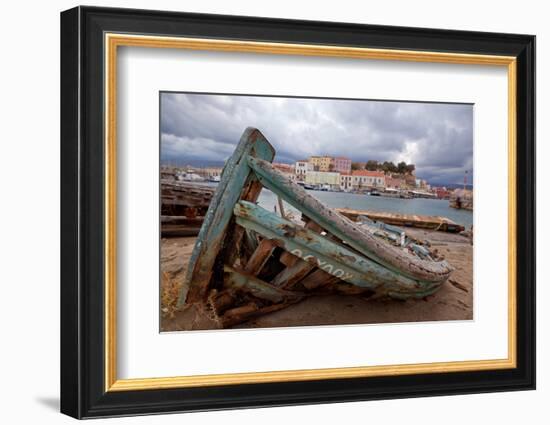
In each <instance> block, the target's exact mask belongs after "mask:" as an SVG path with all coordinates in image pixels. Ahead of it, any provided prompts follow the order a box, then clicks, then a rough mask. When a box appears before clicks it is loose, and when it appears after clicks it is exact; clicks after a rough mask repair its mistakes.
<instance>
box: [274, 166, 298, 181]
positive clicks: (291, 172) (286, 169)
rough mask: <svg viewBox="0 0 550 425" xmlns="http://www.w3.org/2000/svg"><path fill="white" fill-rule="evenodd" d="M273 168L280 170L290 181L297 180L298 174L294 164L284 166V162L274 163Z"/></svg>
mask: <svg viewBox="0 0 550 425" xmlns="http://www.w3.org/2000/svg"><path fill="white" fill-rule="evenodd" d="M273 168H275V169H277V170H279V171H280V172H281V173H283V174H284V175H285V176H286V177H288V178H289V179H290V180H292V181H295V180H296V173H295V166H294V164H284V163H282V162H274V163H273Z"/></svg>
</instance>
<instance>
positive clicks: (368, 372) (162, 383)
mask: <svg viewBox="0 0 550 425" xmlns="http://www.w3.org/2000/svg"><path fill="white" fill-rule="evenodd" d="M104 42H105V87H104V90H105V141H104V142H105V188H104V190H105V377H104V378H105V391H132V390H149V389H161V388H178V387H200V386H214V385H236V384H253V383H268V382H285V381H310V380H320V379H338V378H358V377H374V376H389V375H410V374H416V373H446V372H464V371H481V370H495V369H509V368H515V367H516V361H517V359H516V284H517V282H516V252H517V248H516V84H517V77H516V58H515V57H513V56H492V55H477V54H459V53H440V52H423V51H410V50H391V49H369V48H357V47H337V46H326V45H321V46H319V45H307V44H286V43H266V42H255V41H234V40H212V39H198V38H179V37H158V36H145V35H128V34H115V33H106V34H105V40H104ZM119 46H133V47H150V48H170V49H190V50H209V51H229V52H241V53H242V52H247V53H263V54H281V55H302V56H325V57H341V58H355V59H376V60H398V61H406V62H434V63H451V64H469V65H494V66H504V67H507V72H508V357H507V358H506V359H495V360H469V361H455V362H436V363H419V364H399V365H382V366H361V367H343V368H327V369H304V370H288V371H268V372H248V373H229V374H215V375H192V376H174V377H164V378H155V377H152V378H138V379H134V378H133V379H118V378H117V373H116V362H117V352H116V346H117V339H116V335H117V333H116V329H117V325H116V264H117V257H116V233H117V230H116V208H117V205H116V186H117V182H116V163H117V159H116V136H117V132H116V123H117V118H116V117H117V111H116V99H117V48H118V47H119Z"/></svg>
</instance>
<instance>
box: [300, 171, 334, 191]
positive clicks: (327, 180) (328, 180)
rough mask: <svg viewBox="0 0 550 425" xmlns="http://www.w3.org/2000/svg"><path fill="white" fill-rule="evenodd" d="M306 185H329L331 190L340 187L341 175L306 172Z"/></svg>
mask: <svg viewBox="0 0 550 425" xmlns="http://www.w3.org/2000/svg"><path fill="white" fill-rule="evenodd" d="M306 183H307V184H312V185H325V184H326V185H329V186H330V187H331V188H337V187H340V173H330V172H325V171H308V172H306Z"/></svg>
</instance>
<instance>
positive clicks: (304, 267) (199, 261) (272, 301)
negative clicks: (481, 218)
mask: <svg viewBox="0 0 550 425" xmlns="http://www.w3.org/2000/svg"><path fill="white" fill-rule="evenodd" d="M274 156H275V150H274V149H273V147H272V146H271V145H270V144H269V142H268V141H267V140H266V139H265V137H264V136H263V135H262V133H261V132H260V131H259V130H257V129H255V128H247V129H246V130H245V132H244V133H243V135H242V137H241V140H240V142H239V144H238V146H237V148H236V149H235V152H234V153H233V155H232V157H231V158H230V159H229V160H228V161H227V163H226V165H225V168H224V172H223V176H222V179H221V181H220V184H219V185H218V187H217V190H216V193H215V194H214V196H213V198H212V201H211V203H210V207H209V209H208V212H207V213H206V216H205V219H204V222H203V224H202V227H201V230H200V233H199V236H198V239H197V242H196V244H195V247H194V250H193V253H192V256H191V259H190V262H189V266H188V269H187V274H186V276H185V279H184V284H183V285H182V289H181V292H180V295H179V301H178V305H179V306H180V307H184V306H191V305H196V304H200V305H202V307H203V308H202V310H201V311H206V312H209V313H208V314H211V315H212V319H213V320H214V322H215V323H217V324H218V326H219V327H220V328H227V327H232V326H234V325H236V324H239V323H242V322H244V321H247V320H250V319H252V318H254V317H257V316H259V315H263V314H267V313H270V312H273V311H277V310H280V309H282V308H286V307H288V306H289V305H291V304H294V303H296V302H300V301H301V300H303V299H305V298H307V297H309V296H312V295H315V294H319V293H321V294H327V293H338V294H348V295H360V296H362V297H390V298H396V299H408V298H424V297H426V296H428V295H431V294H433V293H435V292H436V291H437V290H438V289H439V288H440V287H441V286H442V285H443V283H445V281H446V280H447V279H448V278H449V276H450V275H451V273H452V268H451V267H450V265H449V264H448V263H447V262H446V261H445V260H444V259H443V258H442V257H440V256H438V254H437V252H436V251H432V250H430V247H429V245H427V244H425V243H421V242H419V241H415V240H413V239H410V238H408V237H407V236H406V234H405V233H404V232H403V231H402V230H400V229H399V228H397V227H394V226H391V225H387V224H384V223H380V222H376V221H374V220H372V219H371V218H368V217H360V218H359V220H358V221H356V222H353V221H351V220H350V219H348V218H347V217H345V216H344V215H342V214H340V213H338V212H337V211H336V210H333V209H331V208H328V207H327V206H326V205H324V204H323V203H322V202H320V201H319V200H318V199H316V198H315V197H313V196H311V195H310V194H309V193H307V192H306V190H304V187H302V186H300V185H298V184H296V183H294V182H293V181H292V179H290V178H289V177H288V175H285V174H284V173H281V172H280V171H278V170H277V169H276V168H274V167H273V165H272V164H271V162H272V161H273V158H274ZM263 187H265V188H267V189H269V190H270V191H271V192H273V193H274V194H275V195H276V196H278V197H279V198H281V199H282V200H284V201H285V202H287V203H289V204H290V205H292V206H293V207H294V208H296V209H297V210H299V211H300V212H301V219H300V220H299V222H296V221H291V220H289V219H288V218H287V217H285V215H284V213H282V211H281V213H282V215H278V214H276V213H274V212H272V211H268V210H265V209H264V208H262V207H260V206H259V205H257V204H256V201H257V199H258V196H259V194H260V192H261V190H262V188H263Z"/></svg>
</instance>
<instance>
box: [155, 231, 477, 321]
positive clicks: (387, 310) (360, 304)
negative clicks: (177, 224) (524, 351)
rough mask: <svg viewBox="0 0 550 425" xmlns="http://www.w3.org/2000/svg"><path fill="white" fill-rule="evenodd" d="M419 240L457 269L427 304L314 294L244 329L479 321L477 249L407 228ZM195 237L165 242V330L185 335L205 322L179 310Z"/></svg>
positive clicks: (453, 236)
mask: <svg viewBox="0 0 550 425" xmlns="http://www.w3.org/2000/svg"><path fill="white" fill-rule="evenodd" d="M406 232H407V233H408V234H409V235H410V236H413V237H415V238H419V239H427V240H428V241H430V243H431V246H432V248H435V249H437V250H438V251H439V252H440V253H441V254H443V255H444V257H445V259H446V260H447V261H448V262H449V263H450V264H451V265H452V266H453V267H454V269H455V270H454V271H453V273H452V275H451V277H450V278H449V280H448V281H447V282H446V283H445V284H444V285H443V287H442V288H441V289H440V290H439V291H438V292H437V293H435V294H434V295H432V296H430V297H428V298H425V299H421V300H407V301H398V300H388V299H379V300H369V299H365V298H362V297H359V296H349V295H322V296H321V295H320V296H312V297H309V298H307V299H305V300H304V301H301V302H300V303H298V304H294V305H291V306H289V307H288V308H285V309H283V310H280V311H277V312H274V313H271V314H268V315H265V316H262V317H258V318H255V319H253V320H251V321H249V322H246V323H243V324H240V325H238V326H237V327H239V328H267V327H288V326H313V325H341V324H367V323H399V322H421V321H440V320H471V319H473V281H472V280H473V246H472V245H471V243H470V239H469V238H467V237H465V236H462V235H459V234H451V233H444V232H436V231H426V230H420V229H411V228H407V229H406ZM195 240H196V238H195V237H179V238H163V239H162V241H161V270H162V276H161V277H162V279H161V285H162V287H161V304H162V305H161V311H162V314H161V330H162V331H181V330H187V329H189V328H190V326H191V323H193V321H197V320H201V317H198V316H200V315H197V314H196V312H194V311H188V310H187V311H180V310H178V309H177V308H176V300H177V294H178V291H179V289H180V287H181V285H182V282H183V277H184V275H185V271H186V268H187V263H188V262H189V258H190V256H191V252H192V250H193V246H194V244H195Z"/></svg>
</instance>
